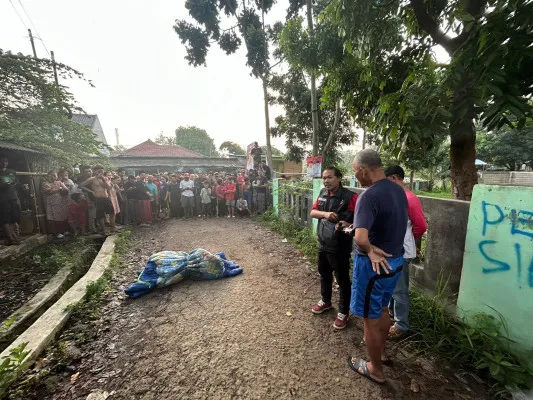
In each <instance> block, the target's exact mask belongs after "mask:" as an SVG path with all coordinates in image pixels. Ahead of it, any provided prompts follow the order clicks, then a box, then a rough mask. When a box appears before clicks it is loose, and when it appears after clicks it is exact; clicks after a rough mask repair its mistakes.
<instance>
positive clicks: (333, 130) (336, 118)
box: [322, 98, 341, 162]
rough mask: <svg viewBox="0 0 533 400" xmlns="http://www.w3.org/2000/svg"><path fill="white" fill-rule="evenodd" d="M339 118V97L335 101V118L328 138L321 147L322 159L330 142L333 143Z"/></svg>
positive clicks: (324, 157)
mask: <svg viewBox="0 0 533 400" xmlns="http://www.w3.org/2000/svg"><path fill="white" fill-rule="evenodd" d="M340 119H341V99H340V98H339V99H337V101H336V102H335V119H334V121H333V127H332V128H331V132H330V133H329V136H328V140H327V142H326V144H325V145H324V148H323V149H322V160H325V159H326V153H327V151H328V150H329V147H330V146H331V143H333V138H334V137H335V134H336V133H337V129H339V122H340ZM322 162H324V161H322Z"/></svg>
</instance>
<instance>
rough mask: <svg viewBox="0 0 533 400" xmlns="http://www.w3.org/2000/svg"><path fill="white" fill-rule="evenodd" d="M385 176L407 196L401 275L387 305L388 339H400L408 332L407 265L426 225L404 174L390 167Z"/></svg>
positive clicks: (412, 257)
mask: <svg viewBox="0 0 533 400" xmlns="http://www.w3.org/2000/svg"><path fill="white" fill-rule="evenodd" d="M385 176H386V177H387V178H388V179H389V180H390V181H393V182H394V183H397V184H398V185H400V186H401V187H403V189H404V190H405V195H406V196H407V207H408V208H407V214H408V215H409V220H408V221H407V230H406V232H405V239H404V242H403V248H404V251H405V253H404V256H403V258H404V264H403V273H402V274H401V275H400V277H399V278H398V282H397V283H396V288H395V289H394V293H393V295H392V299H391V301H390V304H389V312H390V313H391V315H393V316H394V325H393V326H391V327H390V330H389V339H402V338H404V337H405V336H407V333H408V331H409V308H410V304H409V263H410V262H411V261H412V260H413V259H414V258H416V244H415V240H417V239H420V238H421V237H422V235H423V234H424V232H426V230H427V228H428V225H427V222H426V217H424V210H423V209H422V203H421V202H420V199H419V198H418V197H416V195H415V194H414V193H413V192H411V191H410V190H409V189H407V188H406V187H405V184H404V182H403V180H404V178H405V172H404V170H403V168H402V167H400V166H399V165H392V166H390V167H388V168H387V169H386V170H385Z"/></svg>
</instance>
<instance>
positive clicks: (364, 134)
mask: <svg viewBox="0 0 533 400" xmlns="http://www.w3.org/2000/svg"><path fill="white" fill-rule="evenodd" d="M365 146H366V128H365V127H363V150H364V149H365Z"/></svg>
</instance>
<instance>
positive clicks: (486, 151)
mask: <svg viewBox="0 0 533 400" xmlns="http://www.w3.org/2000/svg"><path fill="white" fill-rule="evenodd" d="M476 142H477V146H476V148H477V157H478V158H479V159H481V160H483V161H485V162H488V163H490V164H494V165H497V166H504V167H505V168H507V169H508V170H509V171H516V170H518V169H520V167H521V166H522V164H526V165H527V166H529V167H531V168H533V120H531V119H529V120H528V121H527V123H526V125H525V127H523V128H516V129H511V128H509V127H508V126H503V127H502V128H501V129H499V130H498V131H495V132H485V131H481V132H478V133H477V136H476Z"/></svg>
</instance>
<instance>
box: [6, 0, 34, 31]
mask: <svg viewBox="0 0 533 400" xmlns="http://www.w3.org/2000/svg"><path fill="white" fill-rule="evenodd" d="M9 2H10V3H11V7H13V10H15V12H16V13H17V15H18V17H19V19H20V22H22V25H24V27H25V28H26V30H27V29H29V28H28V25H26V22H24V19H23V18H22V16H21V15H20V13H19V11H18V10H17V8H16V7H15V5H14V4H13V1H11V0H9Z"/></svg>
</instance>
